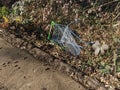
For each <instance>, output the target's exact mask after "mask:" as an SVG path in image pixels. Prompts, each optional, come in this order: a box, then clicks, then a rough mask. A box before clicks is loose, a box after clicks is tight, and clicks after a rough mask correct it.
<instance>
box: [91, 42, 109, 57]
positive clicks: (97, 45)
mask: <svg viewBox="0 0 120 90" xmlns="http://www.w3.org/2000/svg"><path fill="white" fill-rule="evenodd" d="M92 48H93V50H94V51H95V52H94V53H95V56H97V55H98V54H99V53H101V54H102V55H104V54H105V51H106V50H108V49H109V46H108V45H107V44H105V42H104V43H103V44H102V45H100V43H99V41H96V42H95V43H94V44H93V45H92Z"/></svg>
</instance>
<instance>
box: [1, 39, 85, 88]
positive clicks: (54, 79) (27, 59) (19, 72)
mask: <svg viewBox="0 0 120 90" xmlns="http://www.w3.org/2000/svg"><path fill="white" fill-rule="evenodd" d="M0 90H83V87H82V85H80V84H78V83H77V82H75V81H74V80H73V79H71V78H69V77H67V76H66V75H64V74H62V73H60V72H58V71H55V70H54V69H52V68H51V67H50V66H48V65H46V64H45V63H41V62H40V61H38V60H36V59H34V58H33V57H32V56H31V55H29V54H28V53H27V52H25V51H23V50H20V49H18V48H14V47H12V46H11V45H10V44H8V43H7V42H5V41H4V40H3V39H2V38H1V37H0ZM84 90H85V89H84Z"/></svg>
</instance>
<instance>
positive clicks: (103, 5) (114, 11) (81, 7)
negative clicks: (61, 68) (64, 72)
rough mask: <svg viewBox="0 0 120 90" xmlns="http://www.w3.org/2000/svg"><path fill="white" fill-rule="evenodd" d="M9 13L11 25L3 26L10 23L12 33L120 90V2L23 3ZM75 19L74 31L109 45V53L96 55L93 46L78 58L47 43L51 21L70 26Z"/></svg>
mask: <svg viewBox="0 0 120 90" xmlns="http://www.w3.org/2000/svg"><path fill="white" fill-rule="evenodd" d="M1 13H2V12H1ZM8 13H9V14H8V15H5V17H6V18H8V21H9V22H5V23H1V27H2V26H3V24H6V23H8V24H9V26H8V25H7V26H8V28H9V31H10V32H11V33H15V34H16V32H17V35H19V36H20V35H23V37H24V36H25V35H26V37H27V38H28V40H30V41H31V42H33V43H35V44H39V45H38V46H39V47H40V49H42V50H43V51H45V52H47V53H49V54H50V55H52V56H54V57H57V58H62V59H63V60H64V61H65V62H66V63H67V64H69V65H71V66H73V67H75V68H77V69H78V70H80V71H82V72H83V75H84V74H87V75H89V76H93V77H96V78H97V79H98V80H99V81H101V82H103V83H104V84H105V85H106V87H109V88H119V89H120V81H119V80H120V1H119V0H100V1H99V0H85V1H84V0H23V1H22V2H21V1H18V2H16V3H15V4H13V5H12V7H11V8H10V9H9V10H8ZM1 17H3V15H2V14H1ZM75 19H77V20H79V23H78V24H74V25H72V26H71V27H70V28H71V29H73V31H75V32H77V34H78V35H80V36H81V38H82V39H83V40H85V41H94V42H96V41H97V40H98V41H99V42H100V45H102V44H103V43H105V44H107V45H108V46H109V50H107V51H106V53H105V54H104V55H101V54H100V53H99V54H98V55H96V56H95V54H94V50H92V47H91V46H86V47H85V49H84V50H82V52H81V53H80V55H79V56H77V57H74V56H71V55H70V54H69V53H66V52H64V51H62V50H61V49H60V48H59V46H58V45H53V44H51V42H49V41H48V40H47V34H48V32H49V29H50V23H51V21H55V22H56V23H61V24H65V25H66V24H68V23H70V22H71V21H73V20H75ZM4 21H5V19H4ZM26 33H27V34H26ZM21 37H22V36H21ZM41 38H42V39H41Z"/></svg>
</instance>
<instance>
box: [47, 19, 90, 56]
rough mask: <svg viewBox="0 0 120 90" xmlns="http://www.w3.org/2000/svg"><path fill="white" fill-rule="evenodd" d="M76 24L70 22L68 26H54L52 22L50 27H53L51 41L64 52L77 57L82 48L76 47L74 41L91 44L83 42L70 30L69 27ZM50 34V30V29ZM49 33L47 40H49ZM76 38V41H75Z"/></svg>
mask: <svg viewBox="0 0 120 90" xmlns="http://www.w3.org/2000/svg"><path fill="white" fill-rule="evenodd" d="M75 22H77V20H75V21H74V22H71V23H70V24H68V25H62V24H56V23H54V22H53V21H52V23H51V26H53V28H54V31H53V33H52V38H51V40H52V41H54V42H55V43H57V44H59V45H60V46H61V47H62V48H64V50H65V51H67V52H70V53H71V54H72V55H75V56H76V55H79V54H80V51H81V49H82V48H83V47H82V46H80V45H78V44H77V42H76V39H78V40H79V41H80V42H82V43H86V44H90V43H91V42H84V41H83V40H82V39H81V38H80V37H79V36H77V35H76V34H75V33H74V32H73V31H72V30H71V29H70V28H69V25H71V24H73V23H75ZM50 32H51V29H50ZM50 32H49V35H48V39H50ZM75 38H76V39H75Z"/></svg>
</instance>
